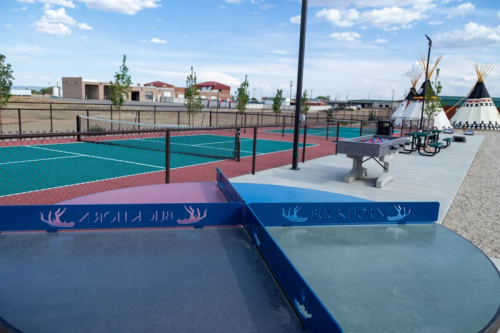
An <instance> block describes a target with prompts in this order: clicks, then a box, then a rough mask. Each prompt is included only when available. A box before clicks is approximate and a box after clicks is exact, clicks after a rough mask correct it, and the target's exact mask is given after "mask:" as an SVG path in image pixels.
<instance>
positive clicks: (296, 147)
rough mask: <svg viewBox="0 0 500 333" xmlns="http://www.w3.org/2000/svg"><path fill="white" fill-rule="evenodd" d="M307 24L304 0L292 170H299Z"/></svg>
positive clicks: (303, 2) (301, 18) (301, 19)
mask: <svg viewBox="0 0 500 333" xmlns="http://www.w3.org/2000/svg"><path fill="white" fill-rule="evenodd" d="M306 24H307V0H302V13H301V17H300V44H299V71H298V74H297V96H296V97H295V126H294V132H293V159H292V170H299V140H300V104H301V98H302V79H303V77H304V54H305V49H306Z"/></svg>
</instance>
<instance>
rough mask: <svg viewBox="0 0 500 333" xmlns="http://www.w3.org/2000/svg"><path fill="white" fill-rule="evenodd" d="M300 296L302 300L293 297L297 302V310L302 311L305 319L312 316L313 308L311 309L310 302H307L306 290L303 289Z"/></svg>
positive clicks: (294, 301) (301, 313)
mask: <svg viewBox="0 0 500 333" xmlns="http://www.w3.org/2000/svg"><path fill="white" fill-rule="evenodd" d="M300 298H301V300H300V301H299V300H297V299H296V298H294V299H293V303H294V304H295V309H297V311H298V312H299V313H300V315H301V316H302V317H303V318H304V319H309V318H312V316H313V315H312V309H311V307H310V306H309V304H308V302H307V299H306V295H305V293H304V290H301V292H300Z"/></svg>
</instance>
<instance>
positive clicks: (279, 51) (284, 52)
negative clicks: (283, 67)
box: [269, 50, 288, 54]
mask: <svg viewBox="0 0 500 333" xmlns="http://www.w3.org/2000/svg"><path fill="white" fill-rule="evenodd" d="M269 53H273V54H288V52H286V51H283V50H274V51H271V52H269Z"/></svg>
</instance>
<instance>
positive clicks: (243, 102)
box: [236, 75, 250, 113]
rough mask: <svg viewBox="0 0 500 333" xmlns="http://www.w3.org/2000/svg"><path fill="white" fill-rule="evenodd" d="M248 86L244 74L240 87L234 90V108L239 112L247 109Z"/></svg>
mask: <svg viewBox="0 0 500 333" xmlns="http://www.w3.org/2000/svg"><path fill="white" fill-rule="evenodd" d="M248 87H249V83H248V80H247V76H246V75H245V81H243V83H242V84H241V85H240V87H239V88H238V89H237V90H236V108H237V109H238V112H240V113H244V112H245V111H246V110H247V104H248V100H249V99H250V96H249V95H248Z"/></svg>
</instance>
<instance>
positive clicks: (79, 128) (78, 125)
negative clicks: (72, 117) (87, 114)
mask: <svg viewBox="0 0 500 333" xmlns="http://www.w3.org/2000/svg"><path fill="white" fill-rule="evenodd" d="M76 132H77V133H81V132H82V118H80V115H76ZM76 141H82V137H81V136H80V135H77V136H76Z"/></svg>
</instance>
